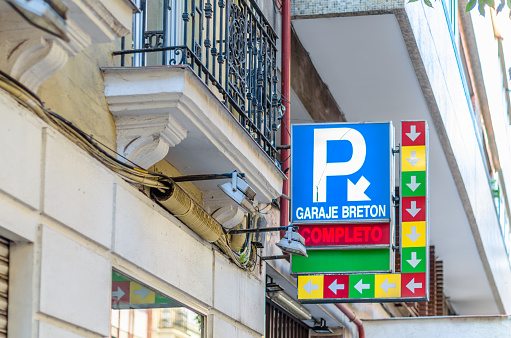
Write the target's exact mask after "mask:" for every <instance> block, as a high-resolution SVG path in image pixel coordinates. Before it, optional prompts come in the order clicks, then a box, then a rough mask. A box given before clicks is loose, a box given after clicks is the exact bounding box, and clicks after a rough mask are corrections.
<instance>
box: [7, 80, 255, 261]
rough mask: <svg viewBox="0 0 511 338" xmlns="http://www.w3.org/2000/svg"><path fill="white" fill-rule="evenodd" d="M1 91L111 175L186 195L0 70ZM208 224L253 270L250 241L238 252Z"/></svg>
mask: <svg viewBox="0 0 511 338" xmlns="http://www.w3.org/2000/svg"><path fill="white" fill-rule="evenodd" d="M0 88H1V89H3V90H5V91H6V92H8V93H9V94H10V95H11V96H12V97H13V98H14V99H16V101H18V102H19V103H20V104H21V105H23V106H25V107H26V108H28V109H30V110H31V111H33V112H34V113H35V114H36V115H37V116H38V117H39V118H41V119H42V120H43V121H45V122H46V123H47V124H49V125H50V126H52V127H54V128H55V129H57V130H59V131H60V132H61V133H62V134H64V135H65V136H66V137H67V138H68V139H69V140H71V141H72V142H73V143H75V144H76V145H77V146H79V147H80V148H81V149H83V150H85V151H86V152H87V153H88V154H90V155H91V156H92V157H93V158H95V159H96V160H98V161H99V162H101V163H102V164H104V165H105V166H106V167H108V168H109V169H110V170H112V171H113V172H115V173H117V174H118V175H120V176H121V177H122V178H123V179H124V180H126V181H128V182H130V183H132V184H137V185H142V186H145V187H149V188H151V190H153V191H154V190H157V191H159V192H160V193H165V192H166V191H168V190H172V189H173V188H174V187H175V189H179V190H180V191H181V193H182V194H186V193H185V192H184V191H182V190H181V189H180V188H178V186H177V185H176V183H175V182H174V181H173V180H172V178H171V177H169V176H166V175H163V174H160V173H156V172H151V171H148V170H145V169H143V168H141V167H140V166H138V165H136V164H135V163H133V162H130V161H129V160H128V159H125V160H126V162H122V161H120V160H118V159H117V157H116V156H117V155H119V154H117V153H116V152H115V151H114V150H112V149H110V148H108V147H107V146H106V145H104V144H103V143H101V142H100V141H99V140H97V139H95V138H94V137H93V136H92V135H87V134H86V133H85V132H84V131H82V130H81V129H79V128H78V127H76V126H75V125H73V123H71V122H70V121H68V120H66V119H65V118H63V117H62V116H60V115H59V114H57V113H55V112H53V111H51V110H49V109H47V108H45V107H44V104H43V102H42V101H41V100H40V99H39V98H38V97H37V95H35V94H34V93H33V92H31V91H30V90H29V89H27V88H26V87H25V86H23V84H21V83H19V82H18V81H17V80H15V79H13V78H12V77H10V76H9V75H7V74H5V73H3V72H2V71H0ZM119 156H120V155H119ZM121 157H122V156H121ZM151 195H153V194H151ZM186 195H187V194H186ZM188 197H189V196H188ZM189 198H190V197H189ZM190 199H191V198H190ZM160 205H161V204H160ZM162 207H164V206H162ZM164 208H165V207H164ZM199 208H200V207H199ZM166 210H167V211H169V212H170V210H168V209H166ZM204 213H205V211H204ZM208 216H209V214H208ZM209 217H211V216H209ZM178 218H179V217H178ZM209 221H210V222H212V223H214V225H215V226H216V227H219V229H221V230H220V231H218V232H219V236H218V237H217V238H215V240H214V241H213V243H215V244H216V245H218V247H219V248H220V249H221V250H222V251H223V252H224V253H225V254H226V255H227V256H228V257H230V258H231V259H232V260H233V262H234V263H235V264H236V265H237V266H239V267H240V268H242V269H244V270H253V269H254V268H255V266H256V260H257V256H256V250H255V247H254V246H253V244H252V243H251V241H246V242H245V244H244V246H243V248H241V249H240V250H239V251H236V250H233V248H232V247H231V245H230V243H229V236H228V235H227V234H226V233H225V231H224V230H223V228H222V226H221V225H220V224H219V223H218V222H217V221H216V220H214V219H213V218H212V217H211V220H209ZM185 224H186V223H185ZM187 225H188V226H189V227H190V228H192V230H193V227H191V226H190V225H189V224H187ZM199 235H200V234H199Z"/></svg>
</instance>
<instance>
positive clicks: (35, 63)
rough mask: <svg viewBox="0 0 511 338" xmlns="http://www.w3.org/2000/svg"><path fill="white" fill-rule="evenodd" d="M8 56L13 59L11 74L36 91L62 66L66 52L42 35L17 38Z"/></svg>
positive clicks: (65, 59)
mask: <svg viewBox="0 0 511 338" xmlns="http://www.w3.org/2000/svg"><path fill="white" fill-rule="evenodd" d="M17 47H18V48H17V49H15V50H13V52H12V53H11V55H10V57H11V58H12V59H13V60H15V61H14V62H13V65H12V68H11V74H10V75H11V76H12V77H13V78H15V79H17V80H19V81H20V82H21V83H23V84H24V85H25V86H27V87H28V88H30V89H32V90H33V91H37V89H38V88H39V86H41V85H42V84H43V82H44V81H46V80H47V79H48V78H50V76H52V75H53V74H55V73H56V72H58V71H59V70H60V69H61V68H62V67H64V65H65V63H66V61H67V53H66V51H64V50H63V49H62V47H61V46H60V45H59V44H57V43H56V42H55V40H47V39H45V38H42V37H36V38H31V39H19V42H18V43H17Z"/></svg>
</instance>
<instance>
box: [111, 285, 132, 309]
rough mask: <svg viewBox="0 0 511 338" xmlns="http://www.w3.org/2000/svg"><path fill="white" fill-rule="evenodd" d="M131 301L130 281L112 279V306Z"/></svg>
mask: <svg viewBox="0 0 511 338" xmlns="http://www.w3.org/2000/svg"><path fill="white" fill-rule="evenodd" d="M129 303H130V282H129V281H120V282H118V281H112V306H114V307H115V306H119V305H129Z"/></svg>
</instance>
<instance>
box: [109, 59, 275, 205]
mask: <svg viewBox="0 0 511 338" xmlns="http://www.w3.org/2000/svg"><path fill="white" fill-rule="evenodd" d="M103 74H104V78H105V96H106V99H107V102H108V107H109V109H110V111H111V112H112V114H113V115H114V117H115V119H116V124H117V128H118V140H117V142H118V144H119V145H120V147H121V148H122V149H119V152H120V153H121V154H123V153H125V154H127V155H128V156H127V157H129V158H130V159H132V158H133V159H135V158H137V157H139V156H140V158H139V159H138V161H140V163H139V164H141V163H144V165H145V166H146V167H147V166H148V165H149V164H150V163H151V162H157V161H158V160H159V159H161V158H163V157H165V159H166V160H167V161H169V163H171V164H172V165H173V166H174V167H175V168H176V169H177V170H178V171H179V172H181V173H182V174H183V175H197V174H222V173H228V172H232V171H234V170H237V171H238V172H241V173H244V174H245V175H246V181H247V183H248V184H249V185H250V187H251V188H252V189H253V190H254V191H255V192H256V199H257V200H258V201H259V202H261V203H270V202H271V201H272V200H273V199H274V198H276V197H279V196H280V195H281V193H282V182H283V179H284V174H283V173H282V172H281V171H280V169H279V168H278V167H277V166H276V164H275V163H274V162H273V161H272V160H271V159H270V158H269V157H268V155H267V154H266V153H265V152H264V151H263V150H262V149H261V148H260V147H259V146H258V144H257V143H256V142H255V141H254V139H253V138H252V136H251V135H250V134H249V133H248V132H247V130H246V129H245V128H243V126H241V124H240V123H239V122H238V121H237V120H236V118H235V117H234V116H233V115H232V114H231V113H230V112H229V110H228V109H227V108H226V107H225V106H224V105H223V104H222V103H221V102H220V100H219V99H218V97H217V96H216V95H215V94H214V93H213V92H212V91H211V90H210V89H209V88H208V87H207V86H206V85H205V84H204V82H202V81H201V80H200V79H199V78H198V77H197V75H196V74H195V73H194V72H193V70H191V69H190V68H189V67H187V66H168V67H139V68H104V69H103ZM155 116H165V119H167V118H168V119H169V120H168V122H167V120H166V122H161V123H162V124H165V129H168V131H165V132H161V133H160V134H157V136H156V137H155V138H154V140H152V139H151V137H152V136H151V135H154V131H149V130H145V127H144V126H145V123H156V121H157V120H152V121H146V122H144V119H147V118H148V117H151V119H154V118H155ZM170 118H172V119H170ZM135 120H138V121H139V122H134V121H135ZM126 121H131V122H133V128H132V126H129V128H132V129H130V130H129V132H128V129H129V128H128V125H129V124H130V123H128V122H126ZM137 123H138V124H139V126H136V124H137ZM178 126H180V127H178ZM136 128H138V131H137V130H136ZM154 128H155V129H154V130H159V129H158V128H161V127H158V128H156V127H154ZM181 128H183V129H184V130H186V138H184V132H183V130H182V129H181ZM171 134H172V135H173V138H170V137H168V135H171ZM138 137H140V138H138ZM178 140H180V141H181V142H179V141H178ZM130 142H133V143H130ZM160 142H164V143H166V145H165V144H161V143H160ZM165 149H166V150H165ZM165 151H168V153H167V154H164V153H165ZM135 162H137V160H135ZM221 182H222V181H220V182H219V181H218V180H208V181H195V182H194V184H195V185H196V186H197V187H198V188H199V189H200V190H201V191H202V192H203V193H205V192H209V191H214V190H217V191H218V192H220V193H221V194H223V192H221V191H220V190H219V189H218V187H217V185H218V184H219V183H221ZM224 195H225V194H224ZM225 198H226V199H225V203H223V204H222V203H220V204H219V205H218V206H213V204H214V203H216V201H214V202H212V203H209V202H207V201H206V198H204V203H205V206H206V209H207V210H208V208H210V209H209V210H208V211H210V212H213V211H216V210H217V209H219V208H221V207H223V206H229V205H234V204H235V203H234V202H233V201H232V200H231V199H230V198H229V197H227V196H225ZM208 203H209V204H208ZM212 208H214V209H212Z"/></svg>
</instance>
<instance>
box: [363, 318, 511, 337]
mask: <svg viewBox="0 0 511 338" xmlns="http://www.w3.org/2000/svg"><path fill="white" fill-rule="evenodd" d="M364 327H365V334H366V337H371V338H380V337H381V338H387V337H414V338H426V337H427V338H430V337H463V338H480V337H486V338H503V337H509V336H510V333H511V317H509V316H480V317H478V316H460V317H432V318H431V317H430V318H428V317H423V318H396V319H382V320H364Z"/></svg>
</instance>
